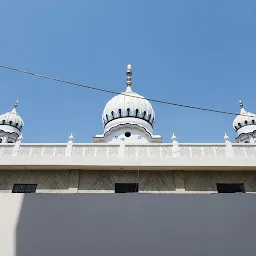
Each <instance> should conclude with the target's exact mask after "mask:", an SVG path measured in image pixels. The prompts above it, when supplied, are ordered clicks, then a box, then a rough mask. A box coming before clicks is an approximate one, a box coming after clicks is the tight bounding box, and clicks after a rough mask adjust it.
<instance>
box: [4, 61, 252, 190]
mask: <svg viewBox="0 0 256 256" xmlns="http://www.w3.org/2000/svg"><path fill="white" fill-rule="evenodd" d="M126 76H127V82H126V90H125V91H124V92H122V93H120V94H118V95H116V96H114V97H113V98H112V99H110V100H109V102H108V103H107V104H106V106H105V108H104V110H103V113H102V122H103V127H104V131H103V134H102V135H96V136H95V137H94V138H93V143H74V138H73V136H72V134H71V136H70V137H69V140H68V142H67V143H63V144H42V143H36V144H34V143H33V144H32V143H22V133H21V132H22V130H23V126H24V122H23V120H22V118H21V117H20V116H19V115H18V113H17V106H18V102H17V103H16V104H15V105H14V108H13V110H12V111H10V112H7V113H5V114H2V115H1V116H0V142H1V146H0V161H1V162H0V163H1V165H0V179H1V183H0V191H1V192H22V191H23V190H24V191H23V192H32V191H33V192H37V193H91V192H95V193H96V192H104V193H106V192H107V193H114V192H117V191H116V190H117V188H119V187H122V189H120V191H121V190H123V192H124V191H127V192H129V190H131V191H130V192H135V191H136V192H154V193H175V192H184V193H192V192H203V193H208V192H210V193H212V192H217V191H218V186H217V185H216V184H222V183H223V184H226V186H227V189H228V187H230V186H232V184H234V185H233V186H235V185H236V184H240V185H241V186H242V185H243V189H242V190H243V191H245V192H255V191H256V183H254V182H252V181H253V180H254V179H255V178H256V175H255V174H256V173H254V171H256V169H255V160H256V144H255V142H256V115H255V114H252V113H250V112H247V111H246V110H245V109H244V106H243V104H242V102H240V107H241V113H240V115H238V116H237V117H236V118H235V120H234V122H233V127H234V129H235V131H236V133H237V137H236V141H237V143H235V144H233V143H231V142H230V140H229V137H228V136H227V135H226V134H225V136H224V141H223V143H221V144H220V143H216V144H212V143H211V144H209V143H200V144H196V143H188V144H186V143H182V144H181V143H179V142H178V140H177V138H176V136H175V135H174V134H173V136H172V143H163V142H162V137H161V136H160V135H155V134H154V131H153V128H154V123H155V120H156V117H155V112H154V109H153V107H152V105H151V103H150V102H149V101H148V100H147V99H145V98H144V97H143V96H141V95H139V94H137V93H135V92H133V89H132V69H131V65H128V66H127V72H126ZM245 143H246V144H245ZM127 186H128V187H129V188H128V187H127ZM223 186H224V185H223ZM32 188H33V189H32ZM30 189H31V191H30ZM237 189H238V190H239V188H237Z"/></svg>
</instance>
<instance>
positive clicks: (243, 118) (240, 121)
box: [233, 101, 256, 131]
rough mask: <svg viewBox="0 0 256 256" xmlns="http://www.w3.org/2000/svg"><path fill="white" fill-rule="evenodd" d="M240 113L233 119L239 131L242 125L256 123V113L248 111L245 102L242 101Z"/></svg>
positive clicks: (234, 126) (234, 125) (235, 127)
mask: <svg viewBox="0 0 256 256" xmlns="http://www.w3.org/2000/svg"><path fill="white" fill-rule="evenodd" d="M240 107H241V111H240V115H238V116H237V117H236V118H235V119H234V121H233V128H234V129H235V130H236V131H237V130H239V129H240V128H242V127H245V126H248V125H256V115H255V114H253V113H250V112H247V111H246V110H245V109H244V106H243V103H242V102H241V101H240Z"/></svg>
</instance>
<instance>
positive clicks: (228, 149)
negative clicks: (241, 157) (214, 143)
mask: <svg viewBox="0 0 256 256" xmlns="http://www.w3.org/2000/svg"><path fill="white" fill-rule="evenodd" d="M224 140H225V143H226V152H227V156H228V157H234V150H233V148H232V143H231V141H230V140H229V137H228V135H227V134H226V133H225V135H224Z"/></svg>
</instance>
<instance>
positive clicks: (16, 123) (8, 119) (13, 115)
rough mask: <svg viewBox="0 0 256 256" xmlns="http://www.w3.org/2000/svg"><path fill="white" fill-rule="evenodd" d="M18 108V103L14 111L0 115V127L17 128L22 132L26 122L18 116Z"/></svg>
mask: <svg viewBox="0 0 256 256" xmlns="http://www.w3.org/2000/svg"><path fill="white" fill-rule="evenodd" d="M17 106H18V101H17V102H16V103H15V104H14V108H13V110H12V111H10V112H7V113H5V114H2V115H0V125H8V126H12V127H15V128H17V129H18V130H19V131H22V128H23V126H24V122H23V120H22V118H21V117H20V116H19V115H18V114H17V111H16V108H17Z"/></svg>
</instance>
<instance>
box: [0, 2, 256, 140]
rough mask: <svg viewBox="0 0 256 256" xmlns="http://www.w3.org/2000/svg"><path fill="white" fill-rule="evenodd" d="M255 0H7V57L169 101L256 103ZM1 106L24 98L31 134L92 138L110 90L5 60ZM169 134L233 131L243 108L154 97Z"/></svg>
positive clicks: (196, 136) (205, 136) (159, 124)
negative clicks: (129, 76)
mask: <svg viewBox="0 0 256 256" xmlns="http://www.w3.org/2000/svg"><path fill="white" fill-rule="evenodd" d="M255 13H256V2H255V1H253V0H252V1H249V0H247V1H240V0H214V1H206V0H194V1H191V0H187V1H184V0H179V1H171V0H159V1H151V0H147V1H146V0H130V1H122V0H120V1H117V0H115V1H114V0H108V1H106V0H90V1H88V0H87V1H85V0H81V1H80V0H76V1H64V0H54V1H48V0H45V1H41V2H40V1H32V0H31V1H4V2H2V3H1V15H0V33H1V37H0V42H1V44H0V45H1V47H0V64H2V65H9V66H13V67H18V68H21V69H25V70H29V71H32V72H37V73H42V74H45V75H49V76H54V77H58V78H61V79H66V80H70V81H74V82H77V83H83V84H86V85H92V86H95V87H101V88H104V89H108V90H114V91H120V92H122V91H124V90H125V71H126V65H127V64H128V63H131V64H132V67H133V90H134V91H136V92H137V93H139V94H141V95H143V96H145V97H149V98H156V99H160V100H165V101H171V102H176V103H181V104H187V105H195V106H200V107H204V108H213V109H219V110H224V111H230V112H239V103H238V101H239V99H240V98H241V99H242V100H243V102H244V105H245V108H246V109H247V110H248V111H250V112H256V105H255V85H256V76H255V74H256V73H255V60H256V47H255V45H256V15H255ZM0 85H1V87H0V88H1V91H2V97H1V101H0V112H2V113H3V112H6V111H9V110H10V109H11V108H12V106H13V104H14V103H15V101H16V100H17V99H18V100H19V107H18V113H19V114H20V115H21V116H22V118H23V119H24V122H25V127H24V131H23V136H24V142H66V141H67V138H68V136H69V134H70V132H73V135H74V137H75V141H76V142H91V141H92V137H93V136H94V135H96V134H101V133H102V132H103V127H102V122H101V114H102V111H103V109H104V106H105V104H106V103H107V101H108V100H109V99H110V98H111V97H112V95H110V94H105V93H101V92H95V91H90V90H87V89H83V88H77V87H72V86H70V85H65V84H60V83H56V82H51V81H47V80H44V79H40V78H35V77H30V76H27V75H23V74H19V73H14V72H11V71H8V70H2V69H0ZM152 105H153V107H154V109H155V112H156V123H155V128H154V133H156V134H160V135H162V136H163V139H164V142H170V138H171V136H172V133H173V132H174V133H175V134H176V136H177V138H178V140H179V141H180V142H223V136H224V133H225V132H227V133H228V135H229V136H230V138H231V139H232V140H233V141H234V138H235V132H234V131H233V128H232V121H233V119H234V116H228V115H222V114H214V113H208V112H202V111H196V110H191V109H185V108H179V107H172V106H168V105H162V104H158V103H152Z"/></svg>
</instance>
